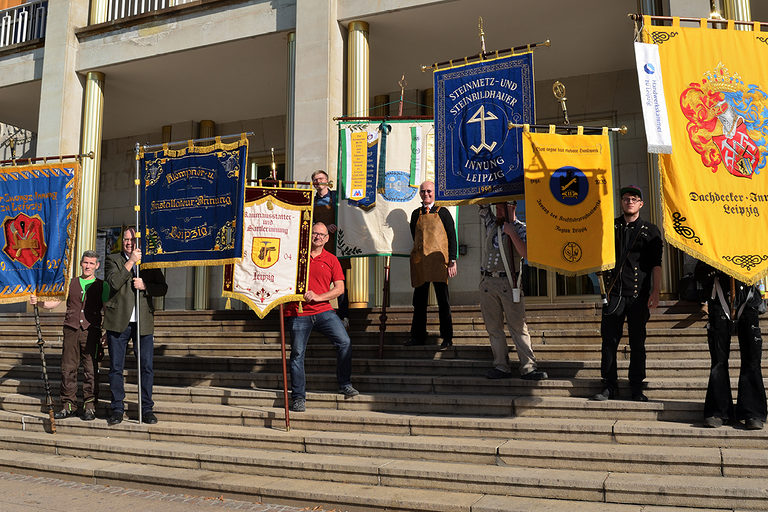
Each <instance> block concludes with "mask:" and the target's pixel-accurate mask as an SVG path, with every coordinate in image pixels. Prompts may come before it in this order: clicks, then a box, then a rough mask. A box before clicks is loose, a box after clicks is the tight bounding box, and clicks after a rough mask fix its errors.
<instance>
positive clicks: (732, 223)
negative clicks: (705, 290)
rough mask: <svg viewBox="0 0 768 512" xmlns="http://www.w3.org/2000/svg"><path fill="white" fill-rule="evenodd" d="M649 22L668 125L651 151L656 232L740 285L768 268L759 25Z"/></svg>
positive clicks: (766, 43)
mask: <svg viewBox="0 0 768 512" xmlns="http://www.w3.org/2000/svg"><path fill="white" fill-rule="evenodd" d="M733 25H734V24H733V22H732V21H731V22H729V23H728V27H727V29H726V30H719V29H718V30H716V29H711V28H707V26H706V20H702V22H701V26H700V27H693V28H689V27H681V26H680V20H679V19H678V18H675V19H673V22H672V26H669V27H661V26H658V27H657V26H652V25H651V18H650V17H647V16H646V17H644V28H643V39H644V41H645V42H646V43H653V44H656V45H658V48H659V55H660V58H661V68H662V77H663V82H664V94H665V96H666V104H667V105H666V106H667V113H668V115H669V124H670V129H671V133H672V154H671V155H660V157H659V164H660V167H661V182H662V198H663V208H662V211H663V216H664V234H665V237H666V239H667V240H668V241H669V243H671V244H672V245H674V246H675V247H678V248H679V249H682V250H683V251H685V252H687V253H688V254H690V255H692V256H693V257H695V258H698V259H700V260H703V261H705V262H706V263H709V264H710V265H712V266H713V267H715V268H718V269H720V270H722V271H723V272H725V273H727V274H728V275H730V276H733V277H734V278H736V279H738V280H739V281H743V282H745V283H747V284H754V283H755V282H757V281H758V280H759V279H760V278H761V277H763V276H765V275H766V274H768V237H766V233H768V181H766V180H767V179H768V176H767V175H768V172H766V156H768V67H766V66H765V65H764V63H765V62H766V61H768V33H765V32H760V28H759V25H758V24H755V25H754V26H753V27H752V30H750V31H741V30H735V28H734V26H733Z"/></svg>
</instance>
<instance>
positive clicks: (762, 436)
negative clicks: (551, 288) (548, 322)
mask: <svg viewBox="0 0 768 512" xmlns="http://www.w3.org/2000/svg"><path fill="white" fill-rule="evenodd" d="M173 391H176V392H177V394H176V395H175V396H174V397H172V398H170V397H169V396H167V395H163V394H156V396H155V397H154V398H155V402H156V404H155V411H156V413H157V415H158V417H159V418H160V424H161V425H164V426H168V425H169V422H170V423H171V424H172V423H178V424H180V425H187V426H188V425H190V424H193V423H196V424H205V425H216V429H215V430H216V432H212V433H211V434H210V435H208V437H217V436H219V429H226V428H229V427H232V426H246V427H254V426H255V427H268V428H282V427H283V426H284V424H285V409H284V406H283V402H282V393H280V394H279V395H280V396H278V393H276V392H268V391H248V390H241V391H239V392H231V391H230V390H220V389H214V388H211V389H205V388H202V389H200V388H191V389H188V390H186V391H187V394H183V393H182V392H181V391H182V390H179V389H176V390H173ZM128 393H129V395H128V400H127V404H126V405H127V410H128V413H129V417H133V418H135V417H136V416H137V412H136V411H137V409H136V400H135V396H136V391H135V389H133V390H131V389H129V390H128ZM388 398H389V400H391V402H397V401H398V400H402V397H386V396H381V397H380V396H366V395H360V396H359V397H355V398H354V399H345V398H344V397H342V396H341V395H338V394H322V393H317V394H315V393H313V394H309V395H308V402H307V406H308V409H307V412H305V413H293V414H291V416H290V423H291V427H292V428H295V429H299V430H308V431H315V432H320V431H323V432H326V431H330V432H354V433H376V434H391V435H401V436H423V435H427V436H448V437H462V438H493V439H523V440H537V441H547V442H552V441H555V442H588V443H620V444H634V445H641V446H642V445H664V446H699V447H724V448H744V449H765V446H766V442H768V432H766V431H765V430H762V431H748V430H744V429H742V428H738V426H734V427H730V426H729V427H722V428H719V429H705V428H702V427H701V417H702V414H701V406H702V405H701V403H691V402H680V401H671V400H670V401H664V402H658V403H657V402H647V403H634V402H624V401H618V400H609V401H606V402H593V401H590V400H585V399H569V400H570V401H569V402H565V400H566V399H562V400H563V402H564V403H558V401H557V400H551V399H547V400H542V402H541V403H535V402H534V400H533V399H531V398H528V397H514V398H511V399H509V400H508V401H507V402H506V403H504V402H497V403H495V404H494V402H490V401H489V402H486V403H485V405H487V406H488V410H487V411H486V413H485V414H484V415H481V414H477V415H475V416H456V415H453V416H452V415H447V414H445V413H444V414H440V413H434V412H428V411H429V407H428V406H429V405H430V404H429V403H427V404H426V405H424V404H425V402H414V403H409V404H404V405H402V406H400V407H401V412H397V411H396V410H393V409H394V408H393V406H392V405H390V404H388V403H387V399H388ZM451 400H452V398H451V397H445V398H444V399H442V400H441V399H440V398H439V397H435V401H434V403H433V404H432V407H433V410H434V409H438V408H444V407H445V406H446V405H450V403H451ZM391 402H390V403H391ZM41 403H42V400H41V399H40V398H36V397H31V396H27V395H20V394H8V395H4V396H3V400H2V403H1V404H0V406H1V407H2V410H0V423H1V424H2V425H3V426H4V428H11V427H8V426H7V425H9V424H12V425H15V427H13V428H18V427H19V426H20V425H21V424H22V423H23V421H22V420H21V418H22V417H23V416H25V415H28V416H29V417H30V418H31V417H42V416H43V415H42V414H41V413H40V411H41V408H42V407H41ZM461 405H462V404H461V403H456V404H455V407H454V409H455V410H460V408H461ZM494 405H495V406H496V409H493V406H494ZM420 407H421V408H423V409H427V411H418V409H419V408H420ZM409 408H410V409H411V412H407V411H408V409H409ZM503 408H506V410H507V413H506V414H505V415H504V416H497V417H493V416H491V415H493V414H498V413H501V412H503ZM558 409H561V410H563V411H564V412H563V413H562V414H554V411H556V410H558ZM97 412H98V413H99V414H100V415H101V416H102V417H104V416H105V415H106V409H105V408H104V404H102V406H101V407H100V408H99V409H97ZM665 420H671V421H665ZM124 423H125V427H126V428H129V429H130V428H132V425H134V426H135V424H133V423H132V422H124ZM57 424H67V425H69V426H71V427H73V428H75V429H86V430H87V429H88V428H90V427H89V425H91V423H89V422H84V421H82V420H80V419H79V418H69V419H66V420H61V421H58V422H57ZM86 430H82V431H83V432H85V431H86ZM118 430H119V429H118ZM118 430H115V432H117V431H118ZM174 435H175V436H177V437H178V436H181V437H178V439H176V440H179V441H181V440H182V439H183V437H184V434H181V433H175V434H174ZM199 435H200V434H199V433H195V434H194V435H193V436H192V437H193V438H197V437H198V436H199ZM193 442H200V441H193ZM225 444H226V443H225Z"/></svg>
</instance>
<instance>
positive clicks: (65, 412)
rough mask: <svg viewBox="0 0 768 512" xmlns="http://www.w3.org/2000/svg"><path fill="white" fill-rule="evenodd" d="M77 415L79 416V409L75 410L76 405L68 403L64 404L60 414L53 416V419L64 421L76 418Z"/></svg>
mask: <svg viewBox="0 0 768 512" xmlns="http://www.w3.org/2000/svg"><path fill="white" fill-rule="evenodd" d="M76 414H77V409H75V407H74V405H72V404H70V403H66V404H64V407H62V408H61V410H60V411H59V412H57V413H55V414H54V415H53V417H54V418H55V419H57V420H63V419H64V418H69V417H70V416H75V415H76Z"/></svg>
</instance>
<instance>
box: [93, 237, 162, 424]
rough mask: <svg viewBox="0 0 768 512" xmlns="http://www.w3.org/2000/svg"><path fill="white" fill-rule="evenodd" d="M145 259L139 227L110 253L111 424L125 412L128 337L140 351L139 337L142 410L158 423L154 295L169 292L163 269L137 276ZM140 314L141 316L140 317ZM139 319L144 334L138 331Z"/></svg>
mask: <svg viewBox="0 0 768 512" xmlns="http://www.w3.org/2000/svg"><path fill="white" fill-rule="evenodd" d="M139 261H141V249H139V248H138V247H137V244H136V230H135V229H133V228H128V229H126V230H125V232H124V233H123V251H122V252H121V253H120V254H110V255H109V256H107V259H106V263H105V269H104V278H105V281H106V282H107V283H108V284H109V286H110V288H111V289H112V296H111V298H110V299H109V300H108V301H107V302H106V303H105V304H104V328H105V329H106V331H107V343H108V347H109V360H110V363H109V387H110V390H111V391H112V414H111V415H110V416H109V417H108V418H107V423H108V424H109V425H116V424H118V423H120V422H121V421H123V414H124V413H125V405H124V403H123V400H124V399H125V386H124V381H123V367H124V365H125V354H126V352H127V351H128V340H129V339H132V340H133V351H134V354H136V343H137V338H138V343H139V348H140V351H139V352H140V358H139V359H140V362H141V412H142V421H143V422H144V423H149V424H154V423H157V417H156V416H155V414H154V412H152V407H153V406H154V402H153V401H152V380H153V378H154V371H153V369H152V356H153V351H154V337H153V336H152V333H153V332H154V329H155V322H154V313H155V308H154V305H153V303H152V297H162V296H163V295H165V294H166V292H167V291H168V285H167V284H165V276H164V275H163V273H162V272H161V271H160V270H159V269H141V271H140V272H138V275H137V272H136V270H137V267H136V264H137V263H138V262H139ZM137 290H138V293H139V311H138V313H137V312H136V291H137ZM137 315H138V316H137ZM137 318H138V320H139V328H140V329H141V333H140V336H137V332H136V320H137Z"/></svg>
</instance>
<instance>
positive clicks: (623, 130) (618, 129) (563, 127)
mask: <svg viewBox="0 0 768 512" xmlns="http://www.w3.org/2000/svg"><path fill="white" fill-rule="evenodd" d="M525 126H526V125H524V124H521V123H508V124H507V128H508V129H510V130H511V129H513V128H525ZM553 126H554V127H555V129H556V130H571V131H576V130H578V129H579V128H581V129H583V130H584V131H592V132H601V131H603V129H604V128H605V129H607V130H608V131H609V132H618V133H620V134H622V135H626V133H627V131H628V130H627V127H626V126H624V125H622V126H619V127H615V126H578V125H575V124H529V125H528V127H529V128H536V129H538V130H548V129H550V128H551V127H553Z"/></svg>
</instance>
